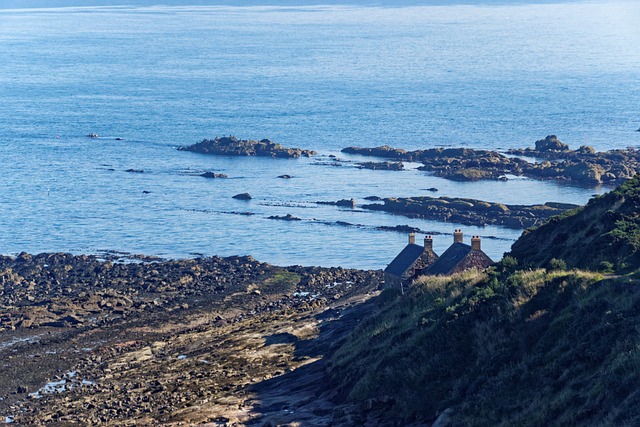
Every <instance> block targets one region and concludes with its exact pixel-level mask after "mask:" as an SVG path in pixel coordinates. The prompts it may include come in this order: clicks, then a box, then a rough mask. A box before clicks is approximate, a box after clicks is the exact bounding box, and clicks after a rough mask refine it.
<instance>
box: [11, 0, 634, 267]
mask: <svg viewBox="0 0 640 427" xmlns="http://www.w3.org/2000/svg"><path fill="white" fill-rule="evenodd" d="M639 16H640V5H639V4H638V3H637V2H616V1H608V2H603V1H595V2H589V3H566V4H545V5H533V4H529V5H523V4H519V5H500V6H462V5H460V6H423V7H399V8H374V7H355V6H351V7H347V6H314V7H186V6H182V7H111V8H109V7H96V8H60V9H40V10H0V55H1V58H2V60H1V61H0V100H1V101H2V106H1V108H0V168H1V170H2V172H3V179H2V183H1V184H0V229H1V230H2V232H1V235H0V253H4V254H15V253H18V252H20V251H23V250H24V251H28V252H42V251H70V252H74V253H98V252H100V251H103V250H115V251H123V252H130V253H143V254H147V255H159V256H163V257H172V258H175V257H193V256H197V255H199V254H203V255H214V254H217V255H223V256H226V255H236V254H251V255H253V256H254V257H256V258H257V259H260V260H262V261H268V262H271V263H275V264H280V265H291V264H303V265H323V266H337V265H341V266H344V267H359V268H383V267H384V266H385V265H386V264H387V263H388V262H389V261H390V260H391V259H393V257H394V256H395V254H396V253H397V252H398V251H399V250H400V249H401V248H402V247H403V246H404V244H405V241H406V236H405V235H403V234H399V233H391V232H382V231H376V230H375V229H374V227H375V226H382V225H397V224H409V225H412V226H418V227H420V228H422V229H425V230H432V231H434V232H448V233H450V232H452V230H453V229H454V228H458V227H459V225H458V224H446V223H438V222H431V221H421V220H410V219H405V218H402V217H395V216H391V215H386V214H382V213H371V212H366V211H362V210H360V209H355V210H350V209H339V208H335V207H331V206H318V205H316V204H315V203H314V202H315V201H335V200H338V199H342V198H351V197H354V198H355V199H356V200H357V201H358V203H363V202H364V200H363V199H364V197H366V196H370V195H377V196H382V197H386V196H419V195H433V194H432V193H429V192H428V191H426V189H427V188H429V187H436V188H438V189H439V190H440V191H439V192H438V193H437V195H447V196H462V197H473V198H477V199H483V200H490V201H496V202H504V203H523V204H528V203H541V202H546V201H558V202H572V203H585V202H586V201H587V200H588V199H589V197H590V196H591V195H593V194H597V193H601V192H602V191H605V190H606V189H602V188H589V189H584V188H576V187H569V186H564V185H559V184H556V183H553V182H538V181H532V180H511V181H508V182H482V183H455V182H450V181H446V180H442V179H439V178H435V177H432V176H429V175H426V174H424V173H421V172H418V171H416V170H414V169H411V170H408V171H404V172H386V171H367V170H359V169H356V168H353V167H332V166H326V165H323V164H322V163H323V162H322V160H323V159H324V158H325V156H328V155H331V154H336V155H339V156H340V157H343V158H346V159H353V158H349V157H346V156H342V155H340V154H339V150H340V149H341V148H343V147H346V146H350V145H361V146H377V145H382V144H389V145H392V146H397V147H403V148H407V149H416V148H428V147H434V146H464V147H473V148H487V149H506V148H511V147H523V146H530V145H532V144H533V142H534V141H535V140H536V139H540V138H543V137H544V136H546V135H548V134H557V135H558V136H559V138H560V139H561V140H563V141H565V142H567V143H568V144H569V145H571V146H572V147H574V148H577V147H578V146H579V145H583V144H590V145H593V146H594V147H596V148H597V149H599V150H605V149H610V148H623V147H627V146H638V145H639V144H640V132H635V130H636V129H638V127H640V111H639V110H640V107H639V106H640V85H639V84H638V83H639V77H640V72H639V70H640V55H638V52H637V46H638V45H640V29H639V28H640V26H638V25H637V18H638V17H639ZM90 132H95V133H98V134H100V135H101V136H104V138H100V139H97V140H93V139H88V138H85V137H84V135H86V134H88V133H90ZM229 134H233V135H236V136H238V137H241V138H250V139H261V138H270V139H272V140H275V141H277V142H280V143H282V144H283V145H285V146H291V147H301V148H310V149H315V150H317V151H318V152H319V153H320V154H319V156H318V158H316V159H298V160H272V159H257V158H225V157H214V156H204V155H198V154H194V153H188V152H179V151H177V150H176V147H178V146H180V145H189V144H192V143H195V142H198V141H199V140H201V139H202V138H205V137H207V138H211V137H215V136H216V135H229ZM115 137H120V138H123V140H122V141H117V140H115ZM410 166H415V165H410ZM127 169H141V170H144V173H130V172H126V170H127ZM202 171H215V172H221V173H226V174H227V175H229V177H230V179H226V180H210V179H205V178H201V177H199V176H195V174H196V173H197V172H202ZM282 174H289V175H292V176H294V178H293V179H290V180H282V179H278V178H277V176H278V175H282ZM240 192H249V193H251V194H252V195H253V197H254V199H253V200H251V201H250V202H243V201H237V200H234V199H232V198H231V196H233V195H234V194H237V193H240ZM230 212H250V213H253V214H254V215H251V216H248V215H237V214H232V213H230ZM288 213H290V214H293V215H295V216H298V217H300V218H303V221H299V222H282V221H276V220H271V219H267V217H268V216H270V215H285V214H288ZM335 221H346V222H350V223H354V224H361V225H362V226H361V227H348V228H347V227H340V226H336V225H331V224H330V223H333V222H335ZM462 228H463V229H464V230H465V232H466V234H467V235H471V234H480V235H482V236H497V237H500V239H485V241H484V242H483V245H484V248H485V249H486V251H487V252H488V253H489V254H490V255H491V256H492V257H493V258H494V259H499V258H500V257H501V255H502V253H503V252H505V251H506V250H508V249H509V247H510V245H511V243H512V242H513V240H514V239H516V238H517V237H518V235H519V232H518V231H514V230H505V229H502V228H498V227H485V228H476V227H466V226H463V227H462ZM450 240H451V237H450V236H436V240H435V244H434V246H435V248H436V250H439V251H442V250H444V249H445V248H446V247H447V246H448V244H449V243H450Z"/></svg>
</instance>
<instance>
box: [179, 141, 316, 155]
mask: <svg viewBox="0 0 640 427" xmlns="http://www.w3.org/2000/svg"><path fill="white" fill-rule="evenodd" d="M178 150H180V151H193V152H195V153H202V154H217V155H223V156H262V157H278V158H298V157H300V156H305V157H310V156H312V155H314V154H316V152H315V151H313V150H303V149H300V148H286V147H284V146H282V145H280V144H277V143H275V142H273V141H270V140H268V139H262V140H260V141H255V140H246V139H238V138H236V137H235V136H223V137H216V138H214V139H203V140H202V141H200V142H198V143H197V144H193V145H189V146H187V147H179V148H178Z"/></svg>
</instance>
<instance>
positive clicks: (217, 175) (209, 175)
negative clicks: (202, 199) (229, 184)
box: [200, 172, 229, 178]
mask: <svg viewBox="0 0 640 427" xmlns="http://www.w3.org/2000/svg"><path fill="white" fill-rule="evenodd" d="M200 176H201V177H204V178H229V177H228V176H227V175H225V174H223V173H215V172H205V173H203V174H201V175H200Z"/></svg>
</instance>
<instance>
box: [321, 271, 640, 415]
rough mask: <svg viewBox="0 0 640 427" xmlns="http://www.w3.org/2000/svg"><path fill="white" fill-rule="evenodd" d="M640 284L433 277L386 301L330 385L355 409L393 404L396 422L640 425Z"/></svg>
mask: <svg viewBox="0 0 640 427" xmlns="http://www.w3.org/2000/svg"><path fill="white" fill-rule="evenodd" d="M627 280H628V279H627ZM639 285H640V283H637V282H636V283H623V281H622V280H621V279H617V280H614V279H608V280H606V279H603V278H602V276H600V275H599V274H598V273H588V272H579V271H559V270H556V271H549V272H548V271H545V270H543V269H538V270H531V271H517V272H514V273H507V272H505V273H496V272H490V273H488V274H486V273H479V272H466V273H462V274H461V275H457V276H454V277H451V278H444V277H435V278H434V277H431V278H428V279H425V280H424V281H423V282H422V283H419V284H417V285H415V286H414V287H413V288H412V289H411V291H410V292H409V294H408V295H405V296H403V297H397V298H396V299H393V298H392V297H391V296H390V294H387V295H386V296H387V298H392V300H391V301H388V302H387V303H386V304H385V305H384V307H383V308H382V310H381V312H380V313H378V314H377V315H375V316H374V317H372V318H370V319H368V320H367V321H365V322H363V324H361V326H359V327H358V328H357V329H356V330H355V331H354V333H353V334H352V336H351V338H350V339H349V340H347V341H346V342H345V343H344V344H343V345H342V346H341V347H340V348H339V350H337V352H336V353H335V354H334V355H333V356H332V358H331V360H330V362H329V364H328V374H329V378H330V383H331V386H332V387H336V388H337V389H338V392H339V394H340V396H341V398H342V399H344V401H350V402H365V403H366V402H390V403H388V408H386V411H387V412H386V416H387V417H388V419H389V422H391V421H393V422H396V421H398V420H400V422H402V423H405V424H408V423H412V422H417V423H419V425H424V424H423V423H432V422H434V421H436V420H437V419H438V418H439V419H440V422H441V423H442V424H439V425H440V426H446V425H450V426H458V425H465V426H474V425H475V426H486V425H496V426H510V425H520V426H546V425H638V423H640V391H639V389H638V384H639V383H640V333H639V332H638V331H639V330H640V293H638V286H639ZM384 295H385V294H383V297H384Z"/></svg>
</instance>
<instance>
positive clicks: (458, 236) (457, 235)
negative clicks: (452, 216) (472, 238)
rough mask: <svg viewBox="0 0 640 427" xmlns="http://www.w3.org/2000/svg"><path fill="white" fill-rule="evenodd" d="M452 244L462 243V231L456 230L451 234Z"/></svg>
mask: <svg viewBox="0 0 640 427" xmlns="http://www.w3.org/2000/svg"><path fill="white" fill-rule="evenodd" d="M453 243H462V230H458V229H456V230H455V231H454V232H453Z"/></svg>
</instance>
